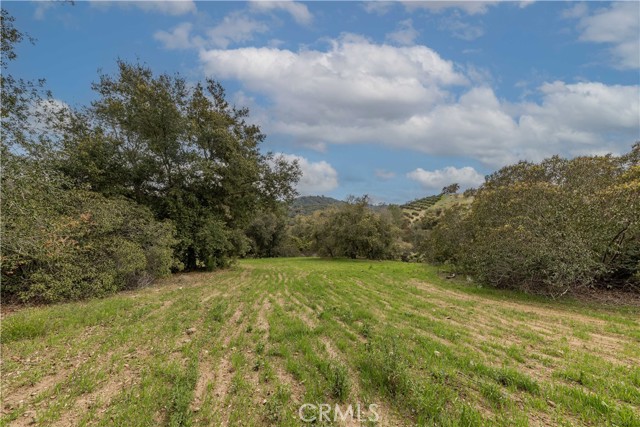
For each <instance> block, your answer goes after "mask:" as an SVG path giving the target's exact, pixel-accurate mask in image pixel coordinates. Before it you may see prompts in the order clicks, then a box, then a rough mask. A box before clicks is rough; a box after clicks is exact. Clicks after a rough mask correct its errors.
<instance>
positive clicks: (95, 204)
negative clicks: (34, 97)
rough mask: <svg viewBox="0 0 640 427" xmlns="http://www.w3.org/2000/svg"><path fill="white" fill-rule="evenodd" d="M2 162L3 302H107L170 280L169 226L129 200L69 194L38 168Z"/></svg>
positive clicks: (15, 159)
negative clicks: (156, 280)
mask: <svg viewBox="0 0 640 427" xmlns="http://www.w3.org/2000/svg"><path fill="white" fill-rule="evenodd" d="M4 157H5V159H4V171H3V176H2V242H3V245H2V295H3V297H8V298H14V299H18V300H20V301H23V302H27V301H29V302H56V301H63V300H73V299H80V298H86V297H92V296H102V295H106V294H109V293H112V292H115V291H118V290H121V289H126V288H131V287H135V286H139V285H143V284H146V283H148V282H150V281H151V280H153V279H154V278H155V277H159V276H164V275H167V274H169V272H170V271H171V268H172V266H173V250H172V246H173V245H174V243H175V241H174V237H173V235H174V229H173V226H172V225H171V224H170V223H168V222H158V221H155V220H154V218H153V215H152V213H151V212H150V211H149V210H148V209H147V208H145V207H143V206H140V205H137V204H136V203H134V202H132V201H129V200H126V199H124V198H106V197H104V196H102V195H99V194H97V193H93V192H90V191H86V190H78V189H68V188H67V187H66V182H65V181H64V179H63V178H62V177H60V176H59V175H57V174H55V173H53V172H51V171H50V170H46V169H45V168H44V167H43V166H42V165H41V164H37V163H34V162H31V161H29V160H26V159H22V158H19V157H16V156H13V155H8V154H7V155H5V156H4Z"/></svg>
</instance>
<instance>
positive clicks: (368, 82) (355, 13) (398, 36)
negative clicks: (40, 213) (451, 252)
mask: <svg viewBox="0 0 640 427" xmlns="http://www.w3.org/2000/svg"><path fill="white" fill-rule="evenodd" d="M3 7H5V8H7V9H8V10H9V11H10V12H11V13H12V14H13V15H14V16H15V17H16V25H17V26H18V27H19V28H20V29H21V30H23V31H26V32H28V33H29V34H30V35H31V36H33V37H35V38H36V39H37V43H36V44H35V46H31V45H28V44H23V45H21V46H20V48H19V49H18V54H19V59H18V60H17V61H16V62H15V63H14V64H12V65H11V72H13V73H14V74H15V75H19V76H21V77H26V78H40V77H44V78H46V79H47V82H48V87H49V88H50V89H51V90H52V91H53V94H54V96H55V97H56V98H57V99H59V100H60V101H63V102H66V103H68V104H71V105H76V106H81V105H85V104H87V103H88V102H90V101H91V100H92V99H93V98H94V96H95V95H94V94H93V93H92V92H91V89H90V85H91V82H93V81H95V80H96V79H97V75H98V70H102V71H103V72H107V73H111V72H113V71H114V70H115V61H116V59H117V58H122V59H125V60H130V61H136V60H139V61H141V62H145V63H147V64H148V65H150V66H151V67H152V68H153V69H154V70H156V71H158V72H171V73H172V72H176V71H177V72H180V73H181V74H182V75H184V76H185V77H186V78H187V79H189V80H192V81H197V80H200V79H203V78H204V77H213V78H215V79H217V80H219V81H221V82H222V83H223V85H224V86H225V88H226V89H227V92H228V95H229V97H230V98H231V99H232V100H233V101H234V102H235V103H236V104H237V105H242V106H248V107H249V108H250V110H251V117H252V120H253V121H254V122H256V123H258V124H260V125H261V127H262V129H263V130H264V131H265V133H266V134H267V135H268V138H267V142H266V143H265V147H264V149H265V150H269V151H274V152H279V153H284V154H286V155H287V156H288V157H289V158H290V159H298V161H299V163H300V165H301V167H302V169H303V172H304V174H305V175H304V177H303V178H302V180H301V182H300V184H299V187H298V188H299V191H300V192H301V193H302V194H324V195H329V196H334V197H338V198H343V197H344V196H346V195H349V194H355V195H361V194H369V195H371V196H372V197H373V198H374V200H377V201H385V202H403V201H407V200H410V199H413V198H416V197H422V196H424V195H427V194H433V193H437V192H439V190H440V189H441V188H442V187H443V186H444V185H447V184H450V183H452V182H458V183H459V184H461V186H462V187H463V188H464V187H470V186H476V185H478V184H479V183H481V182H482V179H483V176H484V175H485V174H488V173H491V172H492V171H494V170H495V169H496V168H499V167H501V166H504V165H506V164H509V163H512V162H515V161H517V160H520V159H527V160H540V159H542V158H544V157H546V156H549V155H552V154H561V155H563V156H576V155H581V154H595V153H608V152H613V153H623V152H626V151H628V150H629V149H630V147H631V144H632V143H633V142H634V141H636V140H639V139H640V3H638V2H635V1H629V2H617V3H600V2H597V3H596V2H585V3H579V2H547V1H541V2H533V1H522V2H492V1H475V2H458V1H449V2H415V1H411V2H382V1H378V2H319V1H318V2H308V3H304V2H264V1H259V2H249V3H241V2H191V1H181V2H150V1H147V2H97V1H96V2H76V4H75V5H73V6H72V5H68V4H60V3H57V2H53V3H51V2H33V3H29V2H3Z"/></svg>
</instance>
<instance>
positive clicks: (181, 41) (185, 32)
mask: <svg viewBox="0 0 640 427" xmlns="http://www.w3.org/2000/svg"><path fill="white" fill-rule="evenodd" d="M192 28H193V25H192V24H191V23H189V22H183V23H182V24H180V25H178V26H176V27H174V28H173V30H171V31H156V33H155V34H154V35H153V38H154V39H156V40H158V41H160V42H162V44H163V45H164V47H165V48H166V49H170V50H174V49H189V48H192V47H195V46H199V45H202V43H204V40H202V38H200V37H198V36H195V37H193V38H192V37H191V36H190V34H191V29H192Z"/></svg>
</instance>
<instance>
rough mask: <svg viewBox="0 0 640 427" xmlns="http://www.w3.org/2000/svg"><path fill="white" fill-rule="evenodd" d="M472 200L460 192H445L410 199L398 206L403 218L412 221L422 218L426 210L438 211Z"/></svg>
mask: <svg viewBox="0 0 640 427" xmlns="http://www.w3.org/2000/svg"><path fill="white" fill-rule="evenodd" d="M472 201H473V197H467V196H464V195H462V194H447V195H436V196H428V197H423V198H421V199H416V200H412V201H411V202H408V203H405V204H404V205H401V206H400V207H401V208H402V212H403V213H404V216H405V218H407V219H408V220H409V221H410V222H412V223H413V222H416V221H419V220H420V219H422V218H423V217H424V216H425V214H426V213H427V212H435V213H438V212H441V211H442V210H443V209H446V208H448V207H451V206H453V205H458V204H468V203H471V202H472Z"/></svg>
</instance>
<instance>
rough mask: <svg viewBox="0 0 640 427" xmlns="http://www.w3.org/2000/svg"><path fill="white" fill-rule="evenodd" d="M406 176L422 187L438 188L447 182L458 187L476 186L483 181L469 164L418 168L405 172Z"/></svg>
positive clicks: (428, 188)
mask: <svg viewBox="0 0 640 427" xmlns="http://www.w3.org/2000/svg"><path fill="white" fill-rule="evenodd" d="M407 178H409V179H412V180H414V181H416V182H418V183H419V184H420V185H421V186H422V187H423V188H424V189H427V190H439V189H441V188H443V187H445V186H447V185H449V184H453V183H458V184H460V188H469V187H477V186H479V185H480V184H482V183H483V182H484V176H482V175H480V174H479V173H478V172H476V170H475V169H474V168H472V167H471V166H465V167H462V168H459V169H458V168H455V167H453V166H447V167H446V168H444V169H436V170H433V171H427V170H424V169H422V168H418V169H416V170H414V171H412V172H409V173H408V174H407Z"/></svg>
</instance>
